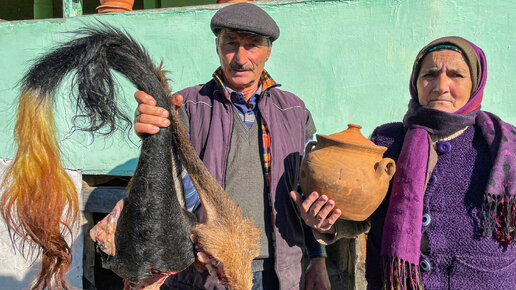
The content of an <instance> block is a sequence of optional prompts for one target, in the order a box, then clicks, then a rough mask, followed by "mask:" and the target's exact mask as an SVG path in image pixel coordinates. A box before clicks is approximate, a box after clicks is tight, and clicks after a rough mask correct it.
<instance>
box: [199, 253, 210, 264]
mask: <svg viewBox="0 0 516 290" xmlns="http://www.w3.org/2000/svg"><path fill="white" fill-rule="evenodd" d="M197 260H199V262H201V263H208V262H209V261H210V259H209V258H208V255H206V254H205V253H204V252H197Z"/></svg>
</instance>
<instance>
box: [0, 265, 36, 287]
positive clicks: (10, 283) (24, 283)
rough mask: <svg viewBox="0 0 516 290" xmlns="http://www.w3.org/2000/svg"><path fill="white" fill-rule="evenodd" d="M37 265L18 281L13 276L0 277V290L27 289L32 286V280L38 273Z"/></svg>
mask: <svg viewBox="0 0 516 290" xmlns="http://www.w3.org/2000/svg"><path fill="white" fill-rule="evenodd" d="M37 268H39V264H38V265H33V266H32V267H31V268H30V269H29V270H27V271H28V272H27V274H25V276H24V277H23V279H22V280H21V281H20V280H18V279H16V278H15V277H13V276H4V275H0V285H2V286H1V288H2V289H28V288H30V285H31V284H32V280H33V279H34V278H35V274H36V271H38V269H37Z"/></svg>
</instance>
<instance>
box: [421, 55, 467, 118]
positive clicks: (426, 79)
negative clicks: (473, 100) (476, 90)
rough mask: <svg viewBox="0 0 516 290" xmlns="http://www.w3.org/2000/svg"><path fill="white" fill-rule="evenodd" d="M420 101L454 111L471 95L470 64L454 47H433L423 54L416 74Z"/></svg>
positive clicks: (450, 111)
mask: <svg viewBox="0 0 516 290" xmlns="http://www.w3.org/2000/svg"><path fill="white" fill-rule="evenodd" d="M416 84H417V92H418V100H419V104H421V105H422V106H425V107H428V108H433V109H436V110H440V111H444V112H448V113H454V112H455V111H457V110H459V109H460V108H462V107H463V106H464V105H465V104H466V103H467V102H468V101H469V97H470V96H471V86H472V84H471V74H470V72H469V66H468V64H467V63H466V61H465V60H464V58H463V57H462V55H461V54H460V53H458V52H456V51H453V50H448V49H443V50H438V51H433V52H431V53H429V54H427V55H426V56H425V57H424V58H423V62H422V64H421V69H420V70H419V76H418V78H417V83H416Z"/></svg>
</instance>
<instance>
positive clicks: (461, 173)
mask: <svg viewBox="0 0 516 290" xmlns="http://www.w3.org/2000/svg"><path fill="white" fill-rule="evenodd" d="M404 136H405V130H404V129H403V125H402V124H401V123H391V124H386V125H383V126H380V127H378V128H377V129H376V130H375V131H374V132H373V135H372V137H371V140H372V141H373V142H374V143H376V144H377V145H381V146H386V147H388V150H387V151H386V153H385V154H384V157H390V158H393V159H394V160H397V158H398V156H399V154H400V151H401V146H402V144H403V138H404ZM448 142H449V143H450V145H451V150H450V151H449V152H447V153H439V156H438V161H437V164H436V166H435V168H434V170H433V171H432V175H433V177H432V178H431V179H430V181H429V182H428V185H427V189H426V192H425V196H424V207H423V214H426V215H427V216H426V220H425V221H426V223H423V228H422V232H423V237H422V241H421V258H420V269H421V276H422V281H423V285H424V287H425V289H427V290H428V289H516V275H515V273H516V247H514V246H513V245H509V246H506V245H504V244H502V243H501V242H499V241H498V240H497V239H495V238H494V237H488V238H481V237H480V233H481V224H480V222H481V219H480V210H481V205H482V201H483V196H484V190H485V188H486V184H487V181H488V178H489V172H490V169H491V167H492V162H491V158H490V153H489V150H488V147H487V143H486V142H485V141H484V138H483V136H482V133H481V132H480V129H479V128H477V127H476V126H472V127H470V128H468V129H467V130H466V131H465V132H464V133H462V134H461V135H460V136H458V137H456V138H454V139H452V140H450V141H448ZM388 202H389V195H388V196H387V198H386V199H385V200H384V202H383V203H382V205H381V206H380V207H379V208H378V209H377V210H376V212H375V213H374V214H373V215H372V216H371V230H370V232H369V234H368V240H367V261H366V278H367V280H368V283H369V288H370V289H381V288H382V286H383V280H382V279H383V269H382V266H383V265H382V258H381V256H380V249H381V241H382V229H383V222H384V219H385V214H386V212H387V207H388ZM424 217H425V216H424ZM423 264H424V265H423Z"/></svg>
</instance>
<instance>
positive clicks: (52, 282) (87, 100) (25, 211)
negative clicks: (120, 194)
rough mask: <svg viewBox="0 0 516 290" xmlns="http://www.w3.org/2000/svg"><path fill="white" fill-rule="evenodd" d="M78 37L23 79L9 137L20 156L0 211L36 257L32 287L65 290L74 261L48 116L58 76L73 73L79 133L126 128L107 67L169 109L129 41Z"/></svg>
mask: <svg viewBox="0 0 516 290" xmlns="http://www.w3.org/2000/svg"><path fill="white" fill-rule="evenodd" d="M78 34H79V35H80V36H82V37H81V38H78V39H75V40H73V41H70V42H68V43H66V44H64V45H62V46H61V47H59V48H58V49H56V50H55V51H53V52H51V53H49V54H47V55H45V56H43V57H42V58H40V59H39V60H38V61H37V63H36V64H35V65H34V67H33V68H32V69H30V71H29V72H28V73H27V74H26V75H25V76H24V77H23V79H22V91H21V95H20V101H19V106H18V113H17V122H16V125H15V131H14V135H15V142H16V144H17V147H18V150H17V153H16V157H15V160H14V162H13V163H12V165H11V166H10V168H9V169H8V171H7V172H6V178H5V179H4V180H3V183H2V187H1V190H2V191H3V192H2V195H1V196H2V197H1V200H0V210H1V213H2V216H3V218H4V220H5V221H6V224H7V226H8V229H9V231H10V233H11V237H12V239H13V241H16V242H15V246H16V247H17V248H18V249H19V250H20V251H21V252H22V254H24V255H27V254H28V256H31V255H32V254H33V253H36V254H37V253H41V254H42V270H41V272H40V274H39V276H38V278H37V281H36V282H35V284H34V286H33V289H46V288H54V287H55V288H63V289H68V288H69V285H68V284H67V282H66V280H65V274H66V272H67V270H68V268H69V267H70V265H71V258H72V257H71V248H70V246H69V245H68V243H67V242H66V240H65V236H67V235H71V229H72V228H73V227H74V226H75V225H76V223H77V220H78V217H79V214H78V213H79V209H78V194H77V193H76V191H75V188H74V185H73V184H72V182H71V180H70V178H69V177H68V175H67V174H66V173H65V171H64V169H63V167H62V165H61V161H60V157H59V153H60V149H59V145H58V142H57V139H56V137H55V133H56V126H55V123H54V119H53V116H52V108H53V103H54V97H55V95H54V94H55V91H56V89H57V87H58V86H59V84H60V82H61V81H62V80H63V78H64V77H65V76H67V75H68V74H70V73H74V78H73V86H74V87H77V88H78V90H77V95H76V96H74V100H75V102H77V112H81V114H80V115H77V116H75V118H78V119H80V121H81V122H85V125H84V126H80V129H82V130H86V131H90V132H97V133H99V132H98V131H99V130H101V129H104V131H103V132H102V134H110V133H112V132H113V131H114V130H115V129H116V128H118V127H120V126H121V125H122V124H125V126H126V128H127V127H128V126H129V125H130V124H131V120H130V119H129V117H128V116H125V115H124V114H123V113H122V112H121V111H120V110H119V108H118V106H117V103H118V101H117V98H116V95H115V92H116V88H115V80H114V79H113V75H112V72H111V69H113V70H116V71H118V72H120V73H122V74H123V75H125V76H126V77H127V78H128V79H129V80H130V81H131V82H132V83H133V84H135V85H136V87H137V88H138V89H139V90H143V91H145V92H147V93H149V94H150V95H152V96H154V97H155V98H156V101H157V105H158V106H161V107H163V108H166V109H169V108H170V104H169V102H168V100H167V95H168V92H167V89H166V88H165V87H164V86H163V84H166V80H165V78H164V74H163V73H162V71H161V70H160V68H159V67H156V66H154V64H153V63H152V61H151V59H150V57H149V56H148V54H147V53H146V52H145V50H144V49H143V48H142V47H141V46H140V45H139V44H138V43H137V42H136V41H134V40H133V39H132V38H131V37H130V36H128V35H127V34H126V33H123V32H121V31H120V30H117V29H115V28H111V27H108V26H103V27H100V28H86V29H82V30H80V31H78ZM78 119H76V120H75V121H78ZM74 123H76V122H74ZM83 124H84V123H83ZM158 135H159V134H158ZM163 142H165V143H166V141H163ZM144 145H145V140H144ZM169 151H170V150H169ZM169 153H170V152H169ZM169 153H165V155H163V156H165V157H163V156H162V157H163V158H162V159H167V156H168V160H164V161H163V162H167V161H168V167H170V166H171V165H170V155H167V154H169ZM139 166H140V164H139ZM169 169H170V168H169ZM169 172H171V171H169ZM169 175H170V174H169ZM25 246H28V247H25Z"/></svg>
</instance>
